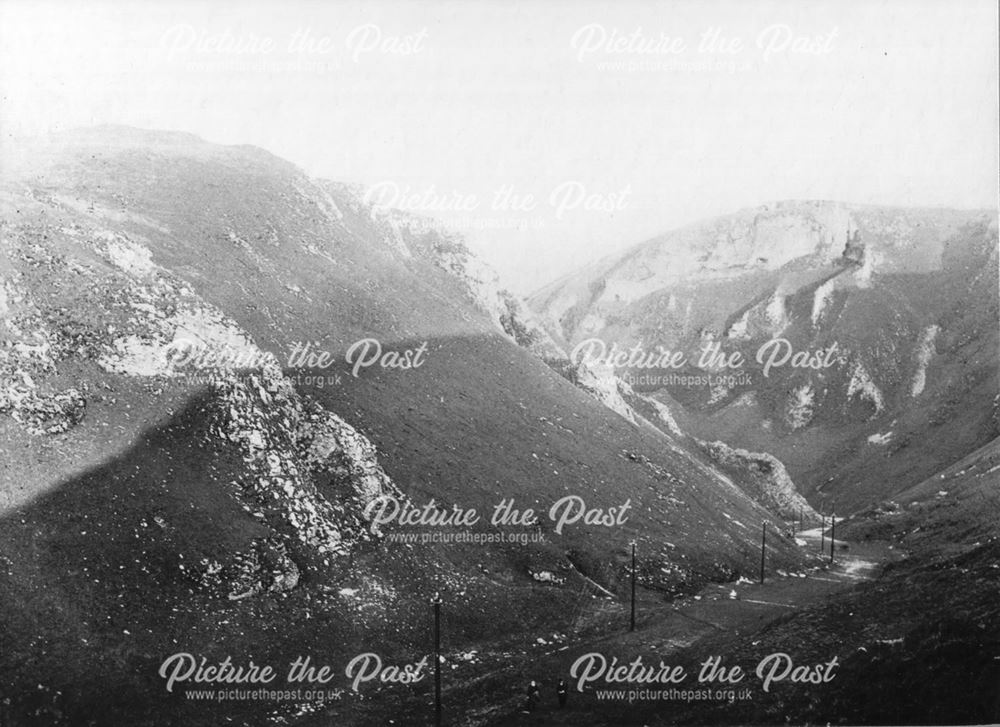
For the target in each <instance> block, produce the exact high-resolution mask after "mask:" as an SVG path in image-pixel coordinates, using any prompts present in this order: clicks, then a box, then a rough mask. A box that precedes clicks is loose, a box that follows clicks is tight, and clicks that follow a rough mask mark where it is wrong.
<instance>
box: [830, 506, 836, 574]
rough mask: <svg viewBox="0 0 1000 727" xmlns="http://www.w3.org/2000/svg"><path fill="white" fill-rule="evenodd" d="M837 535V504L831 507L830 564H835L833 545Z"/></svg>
mask: <svg viewBox="0 0 1000 727" xmlns="http://www.w3.org/2000/svg"><path fill="white" fill-rule="evenodd" d="M836 534H837V503H833V505H832V506H831V507H830V562H831V563H833V544H834V541H835V540H836Z"/></svg>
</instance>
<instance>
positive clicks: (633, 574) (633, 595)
mask: <svg viewBox="0 0 1000 727" xmlns="http://www.w3.org/2000/svg"><path fill="white" fill-rule="evenodd" d="M630 545H631V546H632V616H631V619H630V621H629V627H628V630H629V631H635V541H634V540H633V541H632V542H631V543H630Z"/></svg>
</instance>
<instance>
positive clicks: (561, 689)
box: [556, 679, 568, 709]
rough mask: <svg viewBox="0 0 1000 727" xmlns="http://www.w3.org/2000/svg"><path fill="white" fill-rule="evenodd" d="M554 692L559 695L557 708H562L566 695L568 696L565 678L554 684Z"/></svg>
mask: <svg viewBox="0 0 1000 727" xmlns="http://www.w3.org/2000/svg"><path fill="white" fill-rule="evenodd" d="M556 694H557V695H558V696H559V709H564V708H565V707H566V697H567V696H568V690H567V688H566V680H565V679H560V680H559V684H558V685H556Z"/></svg>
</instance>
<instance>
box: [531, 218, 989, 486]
mask: <svg viewBox="0 0 1000 727" xmlns="http://www.w3.org/2000/svg"><path fill="white" fill-rule="evenodd" d="M997 268H998V263H997V228H996V222H995V214H990V213H987V212H985V211H963V210H942V209H912V210H908V209H894V208H880V207H866V206H861V205H846V204H838V203H834V202H794V201H792V202H782V203H777V204H772V205H765V206H762V207H759V208H755V209H749V210H743V211H740V212H737V213H735V214H733V215H728V216H725V217H720V218H717V219H713V220H708V221H705V222H702V223H698V224H695V225H691V226H689V227H686V228H684V229H681V230H677V231H675V232H671V233H668V234H666V235H663V236H661V237H658V238H655V239H653V240H650V241H648V242H645V243H642V244H640V245H637V246H635V247H633V248H631V249H630V250H628V251H626V252H625V253H623V254H621V255H619V256H617V257H615V258H613V259H609V260H607V261H603V262H601V263H599V264H595V265H591V266H589V267H588V268H586V269H584V270H581V271H580V272H579V273H578V274H576V275H573V276H569V277H567V278H565V279H563V280H561V281H559V282H558V283H554V284H552V285H550V286H548V287H546V288H544V289H542V290H541V291H539V292H538V293H537V294H535V295H534V296H532V298H531V301H530V302H531V305H532V308H533V309H534V310H535V311H536V313H537V314H538V316H539V319H540V320H541V321H542V322H543V323H544V325H545V326H546V328H547V330H549V332H550V333H551V334H552V335H553V338H554V339H555V340H556V341H557V342H558V343H559V344H560V345H563V346H564V347H566V348H567V349H570V348H572V347H573V346H575V345H576V344H578V343H579V342H580V341H582V340H585V339H590V338H597V339H600V340H601V341H603V342H604V343H605V344H606V345H607V346H609V347H610V346H612V345H617V346H618V347H619V348H621V349H630V348H632V347H633V346H636V345H639V346H640V347H641V348H642V349H643V350H647V351H649V350H655V349H656V348H657V347H662V348H664V349H668V350H670V351H684V352H686V353H687V354H688V362H689V365H688V367H687V368H686V369H685V370H684V373H687V374H696V375H703V374H709V373H718V371H717V370H715V369H713V368H711V367H710V366H709V367H705V366H703V365H700V364H697V363H695V361H696V360H697V359H698V355H699V351H701V350H702V349H703V347H704V346H706V345H708V344H719V345H721V347H722V350H724V351H725V352H726V353H732V352H735V353H739V354H740V355H741V356H742V358H743V361H744V362H745V363H744V364H743V365H742V366H741V370H742V371H745V372H747V373H748V376H747V381H745V382H740V381H735V379H736V378H738V377H718V376H715V377H712V378H711V383H709V384H706V385H702V386H689V385H684V384H677V385H665V386H663V387H660V388H657V387H655V386H653V387H646V388H639V387H637V390H638V391H639V393H642V394H643V395H645V396H651V397H654V398H661V399H662V400H664V401H666V400H668V399H669V400H672V401H674V402H679V404H680V406H681V409H680V410H678V411H675V415H680V414H683V416H677V418H678V420H679V421H680V422H681V426H682V428H684V429H685V431H689V432H691V433H692V434H693V435H695V436H698V437H701V438H703V439H708V438H715V437H719V438H721V439H722V440H723V441H726V442H729V443H730V444H732V445H733V446H736V447H739V448H742V449H746V450H747V451H767V452H771V453H773V454H774V455H775V456H777V457H778V458H779V459H781V460H782V461H784V462H787V463H788V465H789V468H790V470H791V471H792V473H793V475H794V476H795V479H796V481H797V482H798V483H799V485H800V486H801V488H802V490H803V492H804V493H806V494H807V495H809V496H811V495H812V493H813V492H815V491H817V490H822V491H823V493H824V494H825V493H827V492H829V493H830V494H831V495H832V494H834V493H835V492H837V491H840V493H841V494H842V495H843V498H844V501H845V502H851V503H854V504H858V505H862V504H864V503H866V502H867V501H868V500H869V499H873V500H875V501H877V500H879V499H882V498H884V497H886V496H890V495H891V494H892V491H893V490H894V489H895V488H900V487H903V486H905V484H906V482H907V481H908V480H907V478H909V479H912V478H914V477H921V476H927V475H929V473H931V472H933V471H936V470H937V469H940V468H941V467H942V466H944V465H946V464H947V462H948V461H950V460H949V458H951V457H954V456H955V453H956V452H961V451H968V450H970V449H974V448H975V447H976V446H979V445H981V444H982V443H983V442H985V441H989V440H990V439H992V438H993V437H995V436H996V435H997V434H998V433H1000V432H998V429H1000V413H998V410H997V408H996V406H995V405H994V404H993V401H994V400H995V396H996V392H997V387H998V379H997V370H998V366H997V364H998V355H997V351H998V349H1000V343H998V331H997V327H996V314H997V310H998V308H1000V305H998V298H1000V295H998V290H1000V284H998V281H997ZM777 338H780V339H784V340H785V341H786V342H787V347H788V351H789V358H788V359H785V360H784V361H783V362H782V363H779V364H778V365H777V366H773V367H771V368H770V369H769V370H768V371H767V372H766V373H765V372H764V365H763V364H764V360H762V359H761V358H759V353H760V351H761V347H762V346H764V345H765V344H767V343H768V342H770V341H773V340H774V339H777ZM834 345H835V346H836V350H835V352H833V353H831V354H830V356H829V365H824V366H822V367H819V368H815V367H809V366H804V365H802V366H797V365H796V364H795V362H794V359H793V358H791V354H792V353H793V352H806V354H807V355H808V354H809V353H810V352H816V351H830V350H832V349H831V347H832V346H834ZM824 355H825V354H824ZM764 359H766V354H765V357H764ZM636 371H637V370H631V369H628V368H627V367H622V368H619V369H617V370H616V371H615V373H616V374H618V375H622V376H623V375H625V374H631V373H635V372H636ZM662 373H668V371H667V370H663V371H662ZM625 378H628V377H627V376H626V377H625ZM750 394H752V397H750V398H748V396H749V395H750ZM959 402H961V403H959ZM959 411H961V412H962V414H961V415H959ZM959 417H961V421H960V422H959ZM946 421H950V422H953V423H958V425H957V426H949V427H946V428H942V427H941V424H943V423H944V422H946ZM900 423H902V425H901V424H900ZM890 428H891V429H893V431H895V432H896V433H897V438H896V439H895V440H894V444H893V445H892V446H890V447H888V449H883V450H881V451H878V450H876V449H875V448H872V447H868V446H866V444H867V443H866V440H867V439H868V437H871V436H873V435H876V434H877V433H879V432H882V431H886V430H888V429H890ZM943 432H944V433H945V434H944V436H945V438H946V439H947V440H948V441H945V440H944V439H942V433H943ZM918 442H919V443H921V445H922V446H921V447H920V448H919V449H914V448H913V444H916V443H918ZM907 447H909V449H908V452H907V456H906V457H905V458H902V457H899V458H897V457H896V456H895V455H896V453H897V452H900V451H902V449H904V448H907ZM901 478H902V479H901ZM838 499H839V497H838Z"/></svg>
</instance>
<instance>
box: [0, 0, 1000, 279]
mask: <svg viewBox="0 0 1000 727" xmlns="http://www.w3.org/2000/svg"><path fill="white" fill-rule="evenodd" d="M996 13H997V8H996V4H995V3H994V2H990V1H986V0H983V1H982V2H976V1H973V0H963V1H962V2H949V1H947V0H933V1H931V0H924V1H919V0H905V1H904V0H899V1H897V2H860V1H854V2H851V1H845V0H836V1H834V0H830V1H829V2H808V1H803V0H790V1H788V2H758V1H750V0H742V1H740V2H665V3H655V2H621V1H618V2H606V3H599V2H587V0H583V1H580V0H573V1H572V2H569V1H567V2H541V1H539V2H534V3H527V2H514V1H511V0H507V1H505V2H501V1H500V0H495V1H493V2H487V1H480V2H472V1H468V0H466V1H464V2H460V1H456V2H406V3H385V2H365V3H340V2H287V1H286V2H270V3H264V2H259V1H258V2H246V1H244V2H231V3H226V2H219V3H208V2H153V1H149V2H139V1H133V2H120V1H119V2H108V1H105V2H93V1H92V0H91V1H89V2H87V3H81V2H70V1H69V0H67V1H65V2H44V1H39V0H0V92H2V105H0V130H2V133H3V135H4V136H5V137H9V136H10V135H19V134H33V133H38V132H45V131H51V130H58V129H63V128H73V127H77V126H86V125H91V124H102V123H118V124H129V125H134V126H140V127H146V128H158V129H176V130H183V131H191V132H194V133H196V134H198V135H200V136H202V137H204V138H206V139H208V140H211V141H216V142H221V143H247V144H255V145H258V146H261V147H264V148H266V149H268V150H270V151H272V152H274V153H275V154H278V155H279V156H282V157H285V158H287V159H289V160H291V161H293V162H295V163H296V164H298V165H299V166H301V167H303V168H304V169H305V170H306V171H308V172H309V173H310V174H312V175H314V176H323V177H328V178H332V179H339V180H345V181H355V182H363V183H366V184H376V183H391V184H394V185H396V186H397V187H398V188H400V189H407V188H408V189H409V190H410V191H411V192H413V193H416V194H417V195H418V196H420V195H424V194H425V193H426V192H427V191H428V190H430V189H433V190H434V192H435V194H432V195H429V196H428V197H427V199H428V200H429V201H430V205H429V206H430V209H428V208H427V207H426V206H425V207H424V208H423V209H420V205H419V204H417V205H414V204H409V206H410V207H411V208H413V209H414V211H418V212H423V213H425V214H431V215H433V216H437V217H439V218H442V219H445V220H451V221H452V222H453V223H454V224H465V223H469V222H471V224H474V225H479V226H484V225H485V226H486V229H469V230H466V233H467V236H468V237H469V239H470V242H471V243H472V246H473V247H474V248H475V249H477V250H478V251H479V252H480V253H481V254H483V255H484V257H486V258H487V259H488V260H489V261H490V262H491V263H493V264H494V266H495V267H497V268H498V269H499V270H500V271H501V274H502V275H503V276H504V277H505V279H506V280H507V282H508V283H509V284H510V285H511V286H512V287H514V288H515V289H517V290H519V291H520V292H529V291H531V290H532V289H534V288H536V287H537V286H538V285H540V284H542V283H545V282H547V281H549V280H551V279H553V278H555V277H557V276H558V275H561V274H564V273H566V272H569V271H570V270H572V269H573V268H575V267H577V266H579V265H581V264H584V263H586V262H588V261H590V260H592V259H595V258H597V257H600V256H603V255H605V254H608V253H610V252H612V251H614V250H617V249H620V248H622V247H624V246H627V245H630V244H634V243H636V242H639V241H641V240H643V239H646V238H648V237H650V236H652V235H655V234H658V233H661V232H664V231H666V230H668V229H670V228H672V227H676V226H678V225H681V224H685V223H687V222H691V221H693V220H696V219H699V218H702V217H706V216H711V215H714V214H720V213H726V212H730V211H733V210H735V209H738V208H740V207H745V206H751V205H756V204H760V203H762V202H767V201H771V200H776V199H788V198H803V199H804V198H810V199H815V198H818V199H838V200H844V201H854V202H864V203H877V204H900V205H914V206H915V205H942V206H956V207H995V206H996V199H997V185H998V181H997V173H998V169H997V154H998V137H1000V128H998V111H997V103H998V99H997V86H998V72H997V63H998V60H997V16H996ZM776 25H777V26H784V27H779V28H778V29H777V30H772V31H771V33H772V35H771V36H765V37H763V38H760V34H761V33H762V32H764V31H765V29H767V28H769V27H773V26H776ZM587 26H590V28H591V29H590V30H589V31H586V30H584V31H582V33H583V34H586V33H588V32H589V33H590V35H589V40H588V41H587V42H588V43H594V44H595V45H594V46H593V47H592V46H590V45H586V44H584V45H581V43H583V41H584V39H582V36H581V35H578V32H580V31H581V28H586V27H587ZM712 27H716V28H718V29H719V32H720V34H721V35H722V36H723V37H725V38H727V39H733V38H739V39H741V40H742V43H743V46H744V48H743V49H742V50H741V51H739V52H736V53H733V54H726V53H721V52H703V53H700V52H699V50H698V44H699V39H700V36H701V35H702V34H703V33H704V32H706V31H707V30H709V29H710V28H712ZM301 31H308V33H309V36H310V37H311V38H312V39H314V41H315V42H316V43H318V42H319V41H320V40H322V39H324V38H325V39H326V43H327V45H325V46H319V45H313V46H312V47H311V48H304V49H303V48H300V52H298V53H295V52H290V51H289V46H290V44H291V43H292V41H293V39H294V37H295V35H296V33H297V32H300V33H301ZM637 31H638V36H637V37H638V38H639V39H640V41H645V42H646V45H645V46H644V47H645V49H646V50H647V51H650V52H639V50H640V49H641V48H642V47H643V46H641V44H640V45H639V46H636V45H635V44H633V46H632V49H631V50H629V48H628V47H627V44H628V39H627V38H626V40H625V45H626V47H625V49H624V50H623V51H622V52H616V53H610V52H606V51H605V50H604V49H603V48H602V49H598V48H596V44H597V42H598V41H599V40H600V36H601V34H602V33H603V34H604V36H605V38H607V37H609V36H611V35H612V34H613V33H617V34H618V35H624V36H629V35H632V34H635V33H637ZM785 33H790V34H791V35H792V36H794V37H799V36H809V38H810V40H814V41H816V42H814V43H813V44H812V45H813V47H814V49H816V50H819V51H821V52H819V53H806V52H792V47H791V46H790V45H787V44H786V46H785V47H784V48H782V47H781V43H783V42H784V38H785V36H784V35H783V34H785ZM831 33H833V35H832V37H831ZM574 36H576V37H577V42H576V44H574ZM661 36H667V37H668V38H670V39H676V40H675V42H683V43H684V48H682V49H680V50H677V51H676V52H673V53H666V52H659V53H657V52H651V51H653V50H655V48H652V47H651V46H653V45H654V44H655V43H656V42H657V41H658V40H660V39H661ZM394 39H396V40H394ZM758 39H760V40H762V42H765V43H766V42H767V41H768V40H773V41H774V43H775V46H776V47H775V49H774V51H773V52H771V53H770V54H765V52H764V51H765V49H764V48H761V47H758ZM264 40H268V41H269V42H270V43H271V48H270V50H267V49H264V48H261V43H262V42H263V41H264ZM375 41H379V42H380V43H381V45H382V46H384V49H383V48H371V45H372V43H373V42H375ZM255 44H256V45H255ZM665 45H666V44H661V48H662V47H663V46H665ZM393 47H395V48H397V49H402V50H409V51H412V52H409V53H392V52H383V50H384V51H389V50H391V49H392V48H393ZM605 47H606V46H605ZM290 61H302V62H304V63H305V64H309V65H303V66H300V67H297V68H288V67H287V65H286V66H282V64H283V63H284V64H287V63H288V62H290ZM609 62H610V63H622V64H633V66H634V65H635V64H639V63H645V64H660V66H659V67H655V68H644V69H637V68H634V67H633V68H631V69H630V68H628V67H624V68H623V67H618V68H614V67H611V68H609V67H606V64H607V63H609ZM694 63H707V64H719V65H720V66H721V67H713V68H700V67H694V68H692V67H691V64H694ZM240 64H243V65H242V66H240ZM670 64H673V65H670ZM683 64H688V65H687V66H684V65H683ZM724 64H730V65H729V66H727V65H724ZM560 185H564V187H563V188H564V189H566V188H567V187H568V188H570V189H573V190H574V191H580V190H582V191H583V192H584V194H585V195H587V196H591V195H595V197H593V198H594V199H595V200H596V199H605V198H606V196H607V195H618V197H619V200H618V203H617V204H612V205H611V207H612V209H610V210H608V209H605V210H601V209H585V208H584V207H585V205H583V204H578V205H577V206H575V207H572V206H571V207H570V208H569V209H567V210H565V211H564V212H563V214H562V215H557V214H556V210H555V208H554V205H553V204H552V203H551V201H552V200H551V199H550V195H551V194H552V192H553V190H555V189H556V188H558V187H559V186H560ZM505 187H506V188H509V189H510V190H511V191H512V192H513V193H514V194H516V195H519V196H521V197H524V196H526V195H533V196H534V198H535V200H536V204H535V207H534V209H532V210H530V211H503V210H496V209H493V207H492V205H493V201H494V195H495V193H496V192H497V190H499V189H501V188H505ZM626 190H627V191H626ZM454 196H460V197H461V198H462V199H463V200H465V201H466V202H467V203H468V204H473V203H475V204H476V209H475V210H473V211H469V212H453V211H447V210H445V211H441V210H436V209H434V207H440V206H441V205H442V204H446V202H447V201H448V200H449V199H452V200H453V199H454ZM564 201H565V202H567V204H570V205H572V202H573V200H572V199H566V200H564ZM404 204H405V203H404Z"/></svg>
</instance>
